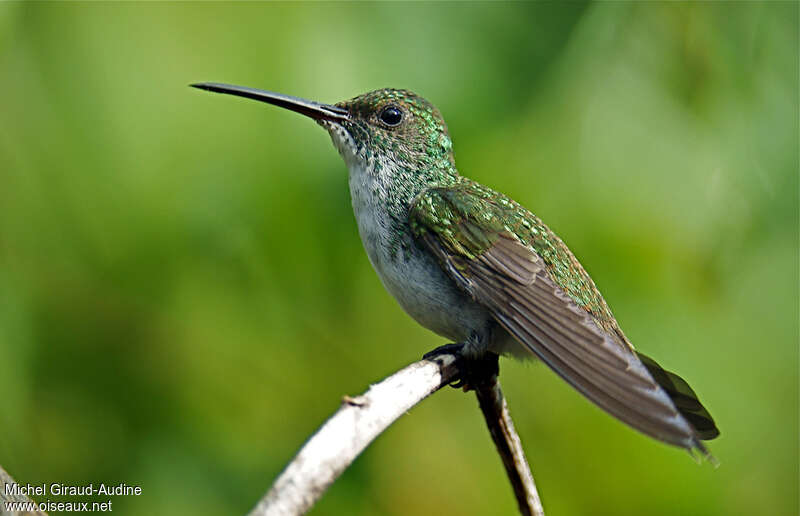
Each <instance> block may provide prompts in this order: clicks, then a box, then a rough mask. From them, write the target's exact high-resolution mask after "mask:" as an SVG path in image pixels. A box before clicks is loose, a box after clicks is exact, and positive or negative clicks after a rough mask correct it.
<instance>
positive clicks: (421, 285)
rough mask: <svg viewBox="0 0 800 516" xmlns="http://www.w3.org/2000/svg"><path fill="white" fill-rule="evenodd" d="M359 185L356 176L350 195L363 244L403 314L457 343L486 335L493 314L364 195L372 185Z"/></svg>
mask: <svg viewBox="0 0 800 516" xmlns="http://www.w3.org/2000/svg"><path fill="white" fill-rule="evenodd" d="M355 182H358V183H360V181H354V178H353V175H352V173H351V177H350V194H351V196H352V201H353V211H354V212H355V216H356V221H357V223H358V231H359V234H360V235H361V241H362V243H363V244H364V249H365V250H366V251H367V256H368V257H369V261H370V262H371V263H372V266H373V267H374V268H375V271H376V272H377V273H378V277H380V279H381V282H383V286H384V287H385V288H386V290H387V291H389V293H390V294H391V295H392V296H393V297H394V298H395V299H396V300H397V302H398V303H400V306H401V307H403V310H405V311H406V313H408V314H409V315H410V316H411V317H413V318H414V320H416V321H417V322H418V323H419V324H421V325H422V326H424V327H425V328H428V329H429V330H431V331H433V332H435V333H437V334H439V335H441V336H443V337H445V338H448V339H452V340H453V341H455V342H463V341H465V340H466V339H467V338H468V337H470V335H471V334H473V333H485V332H486V329H487V323H488V321H489V320H490V319H491V316H490V314H489V313H488V311H487V310H486V309H485V308H483V307H482V306H480V305H478V304H477V303H475V302H474V301H473V300H472V299H471V298H470V297H469V295H468V294H466V293H465V292H463V291H461V290H460V289H459V288H458V287H457V286H456V285H455V283H454V282H453V280H451V279H450V278H449V277H448V276H447V275H446V274H445V272H444V271H443V270H442V269H441V267H440V266H439V264H438V263H437V262H436V259H435V258H434V257H433V256H432V255H431V254H430V253H428V252H426V251H424V250H422V249H420V248H418V247H417V246H416V244H415V242H414V241H413V239H412V237H411V235H410V234H408V233H407V232H403V231H402V230H401V229H400V228H399V227H398V223H397V222H396V221H393V220H392V218H391V216H390V215H389V211H388V209H387V207H386V205H385V204H384V203H382V202H375V200H376V199H375V197H376V196H375V195H372V192H369V193H367V192H365V191H364V190H365V189H367V185H360V184H354V183H355ZM369 189H370V190H372V189H371V188H369Z"/></svg>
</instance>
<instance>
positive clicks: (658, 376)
mask: <svg viewBox="0 0 800 516" xmlns="http://www.w3.org/2000/svg"><path fill="white" fill-rule="evenodd" d="M636 354H637V355H638V356H639V360H641V361H642V364H644V366H645V367H646V368H647V370H648V371H649V372H650V375H651V376H652V377H653V379H654V380H655V381H656V383H658V385H660V386H661V388H662V389H664V391H666V393H667V394H668V395H669V397H670V398H671V399H672V403H674V404H675V408H676V409H678V412H680V413H681V415H682V416H683V417H685V418H686V420H687V421H688V422H689V424H690V425H692V428H694V430H695V433H696V434H697V439H698V440H697V441H696V442H695V448H696V449H697V450H698V451H699V452H700V453H702V454H703V455H704V456H705V457H706V458H707V459H708V460H709V462H712V463H716V460H715V459H714V457H713V456H712V455H711V454H710V453H709V451H708V449H707V448H706V447H705V446H704V445H703V443H701V442H700V440H703V441H708V440H711V439H714V438H716V437H718V436H719V429H718V428H717V425H716V424H715V423H714V419H713V418H712V417H711V414H709V413H708V410H706V408H705V407H704V406H703V404H702V403H700V400H699V399H698V398H697V394H695V392H694V391H693V390H692V388H691V387H689V384H688V383H686V381H685V380H684V379H683V378H681V377H680V376H678V375H677V374H675V373H673V372H671V371H667V370H666V369H664V368H663V367H661V366H660V365H658V364H657V363H656V361H655V360H653V359H652V358H650V357H648V356H647V355H644V354H642V353H639V352H638V351H637V352H636Z"/></svg>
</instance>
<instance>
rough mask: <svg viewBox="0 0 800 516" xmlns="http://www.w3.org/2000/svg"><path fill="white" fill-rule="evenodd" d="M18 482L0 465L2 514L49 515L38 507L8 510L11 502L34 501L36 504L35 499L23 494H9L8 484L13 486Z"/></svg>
mask: <svg viewBox="0 0 800 516" xmlns="http://www.w3.org/2000/svg"><path fill="white" fill-rule="evenodd" d="M16 483H17V481H16V480H14V479H13V478H11V475H9V474H8V473H6V470H4V469H3V468H2V466H0V514H31V515H36V516H47V513H44V512H42V511H40V510H38V507H37V509H36V510H34V511H14V512H11V511H9V510H8V503H9V502H12V503H13V502H20V503H32V504H34V505H35V503H34V502H33V500H31V499H30V498H28V497H27V496H25V495H23V494H9V493H7V492H6V486H11V485H12V484H16Z"/></svg>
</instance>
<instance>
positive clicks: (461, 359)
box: [422, 343, 497, 392]
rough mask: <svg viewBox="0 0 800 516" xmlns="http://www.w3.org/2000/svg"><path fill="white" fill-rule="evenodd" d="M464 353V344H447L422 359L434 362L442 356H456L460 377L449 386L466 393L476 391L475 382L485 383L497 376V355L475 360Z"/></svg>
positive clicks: (490, 354)
mask: <svg viewBox="0 0 800 516" xmlns="http://www.w3.org/2000/svg"><path fill="white" fill-rule="evenodd" d="M463 351H464V344H460V343H455V344H445V345H444V346H439V347H438V348H436V349H434V350H433V351H429V352H427V353H425V354H424V355H422V358H423V359H425V360H433V359H435V358H436V357H438V356H440V355H454V356H455V357H456V362H457V367H458V370H459V371H460V375H459V377H458V378H457V379H456V380H454V381H452V382H450V384H449V385H450V387H452V388H454V389H462V390H463V391H464V392H469V391H471V390H474V387H473V384H474V383H475V382H483V381H486V378H492V377H496V376H497V355H495V354H494V353H487V354H486V355H485V356H483V357H481V358H477V359H475V358H471V357H466V356H464V353H463Z"/></svg>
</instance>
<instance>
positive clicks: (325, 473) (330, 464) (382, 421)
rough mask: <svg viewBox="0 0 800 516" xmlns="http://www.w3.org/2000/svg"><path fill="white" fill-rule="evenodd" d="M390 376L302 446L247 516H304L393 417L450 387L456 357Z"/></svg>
mask: <svg viewBox="0 0 800 516" xmlns="http://www.w3.org/2000/svg"><path fill="white" fill-rule="evenodd" d="M435 360H436V361H435V362H433V361H429V360H422V361H420V362H416V363H414V364H411V365H410V366H408V367H406V368H405V369H402V370H400V371H398V372H397V373H395V374H393V375H392V376H390V377H389V378H387V379H385V380H383V381H382V382H381V383H378V384H376V385H373V386H371V387H370V388H369V390H368V391H367V392H366V393H365V394H363V395H361V396H357V397H355V398H350V397H345V399H344V400H343V403H342V407H341V408H340V409H339V410H338V411H337V412H336V413H335V414H334V415H333V416H332V417H331V418H330V419H329V420H328V421H327V422H326V423H325V424H324V425H322V427H321V428H320V429H319V430H318V431H317V433H316V434H314V435H313V436H312V437H311V439H309V440H308V442H306V444H305V446H303V448H302V449H301V450H300V452H299V453H298V454H297V456H295V458H294V460H292V462H291V463H289V465H288V466H287V467H286V469H284V470H283V473H281V475H280V476H279V477H278V479H277V480H276V481H275V483H274V484H273V485H272V488H271V489H270V490H269V492H268V493H267V494H266V495H265V496H264V497H263V498H262V499H261V500H260V501H259V502H258V505H256V506H255V508H253V510H252V511H251V512H250V516H278V515H280V516H288V515H292V516H294V515H297V514H304V513H305V512H307V511H308V510H310V509H311V507H312V506H313V505H314V503H316V501H317V500H319V498H320V497H321V496H322V494H323V493H324V492H325V490H326V489H327V488H328V486H330V485H331V484H332V483H333V481H334V480H336V479H337V478H338V477H339V475H341V474H342V472H344V470H345V469H346V468H347V467H348V466H349V465H350V463H352V462H353V461H354V460H355V458H356V457H357V456H358V455H359V454H360V453H361V452H362V451H363V450H364V448H366V447H367V445H368V444H369V443H371V442H372V441H373V440H374V439H375V438H376V437H377V436H378V435H380V434H381V432H383V431H384V430H385V429H386V428H387V427H388V426H389V425H391V424H392V423H393V422H394V421H395V420H396V419H397V418H399V417H400V416H401V415H403V414H404V413H405V412H406V411H408V410H409V409H411V407H413V406H414V405H416V404H417V403H419V402H420V401H422V400H423V399H425V398H426V397H427V396H428V395H430V394H432V393H434V392H436V391H437V390H439V389H440V388H442V387H443V386H445V385H447V384H449V383H450V382H452V381H453V380H454V379H455V378H456V376H457V375H458V369H457V366H456V358H455V356H453V355H439V356H438V357H436V359H435Z"/></svg>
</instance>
